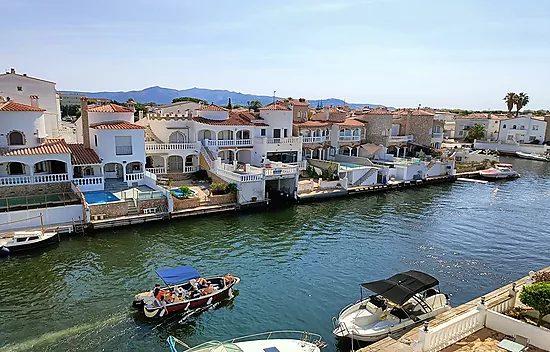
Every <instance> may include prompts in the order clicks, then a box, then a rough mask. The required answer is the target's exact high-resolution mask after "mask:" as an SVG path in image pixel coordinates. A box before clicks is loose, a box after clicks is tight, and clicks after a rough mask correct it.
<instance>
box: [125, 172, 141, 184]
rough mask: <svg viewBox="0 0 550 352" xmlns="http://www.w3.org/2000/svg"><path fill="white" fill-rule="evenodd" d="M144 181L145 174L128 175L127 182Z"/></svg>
mask: <svg viewBox="0 0 550 352" xmlns="http://www.w3.org/2000/svg"><path fill="white" fill-rule="evenodd" d="M142 179H143V172H137V173H133V174H126V182H129V181H138V180H142Z"/></svg>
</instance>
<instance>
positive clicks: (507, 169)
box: [479, 163, 519, 180]
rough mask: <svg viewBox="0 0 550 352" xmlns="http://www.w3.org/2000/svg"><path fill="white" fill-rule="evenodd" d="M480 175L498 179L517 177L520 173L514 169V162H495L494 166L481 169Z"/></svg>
mask: <svg viewBox="0 0 550 352" xmlns="http://www.w3.org/2000/svg"><path fill="white" fill-rule="evenodd" d="M479 175H480V176H481V177H483V178H487V179H491V180H498V179H506V178H517V177H519V173H518V172H517V171H516V170H514V169H513V165H512V164H502V163H501V164H495V165H494V166H493V167H492V168H490V169H487V170H481V171H480V172H479Z"/></svg>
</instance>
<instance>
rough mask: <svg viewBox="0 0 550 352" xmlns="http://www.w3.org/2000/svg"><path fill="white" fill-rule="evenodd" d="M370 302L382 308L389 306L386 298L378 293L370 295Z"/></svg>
mask: <svg viewBox="0 0 550 352" xmlns="http://www.w3.org/2000/svg"><path fill="white" fill-rule="evenodd" d="M369 302H370V303H371V304H372V305H374V306H375V307H377V308H381V309H382V310H386V308H388V306H387V304H386V302H385V301H384V299H383V298H382V297H379V296H378V295H372V296H370V298H369Z"/></svg>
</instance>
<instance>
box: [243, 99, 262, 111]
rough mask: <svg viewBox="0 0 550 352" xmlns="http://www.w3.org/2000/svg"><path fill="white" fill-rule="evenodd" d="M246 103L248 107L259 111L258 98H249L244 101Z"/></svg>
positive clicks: (260, 104) (260, 105)
mask: <svg viewBox="0 0 550 352" xmlns="http://www.w3.org/2000/svg"><path fill="white" fill-rule="evenodd" d="M246 105H248V109H251V110H254V111H260V108H261V107H262V103H260V101H259V100H251V101H248V102H246Z"/></svg>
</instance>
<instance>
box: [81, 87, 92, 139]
mask: <svg viewBox="0 0 550 352" xmlns="http://www.w3.org/2000/svg"><path fill="white" fill-rule="evenodd" d="M80 119H81V120H82V138H83V139H84V147H86V148H90V120H89V119H88V98H86V97H80Z"/></svg>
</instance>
